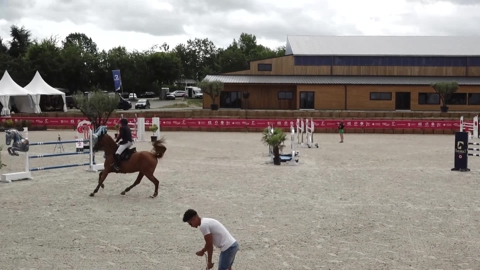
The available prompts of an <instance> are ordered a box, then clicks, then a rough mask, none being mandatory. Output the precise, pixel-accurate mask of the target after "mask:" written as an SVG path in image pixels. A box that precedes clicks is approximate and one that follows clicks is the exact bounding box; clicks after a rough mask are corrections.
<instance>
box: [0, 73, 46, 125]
mask: <svg viewBox="0 0 480 270" xmlns="http://www.w3.org/2000/svg"><path fill="white" fill-rule="evenodd" d="M10 97H12V98H13V102H14V103H15V106H16V107H17V109H18V110H19V111H20V112H26V113H39V112H37V111H36V110H35V107H36V106H35V102H34V101H33V100H32V97H31V93H30V92H29V91H27V90H25V89H24V88H22V87H21V86H20V85H18V84H17V83H16V82H14V81H13V80H12V77H10V74H8V72H7V71H5V73H4V74H3V77H2V79H1V80H0V103H2V105H3V109H2V112H1V113H0V115H7V116H8V115H10V106H11V104H10Z"/></svg>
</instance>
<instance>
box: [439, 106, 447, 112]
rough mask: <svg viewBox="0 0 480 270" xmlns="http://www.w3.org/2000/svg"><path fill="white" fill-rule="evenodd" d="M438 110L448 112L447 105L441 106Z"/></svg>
mask: <svg viewBox="0 0 480 270" xmlns="http://www.w3.org/2000/svg"><path fill="white" fill-rule="evenodd" d="M440 111H441V112H444V113H446V112H448V106H441V107H440Z"/></svg>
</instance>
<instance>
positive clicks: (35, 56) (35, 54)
mask: <svg viewBox="0 0 480 270" xmlns="http://www.w3.org/2000/svg"><path fill="white" fill-rule="evenodd" d="M58 43H59V42H58V40H57V39H56V38H55V37H50V38H47V39H43V40H42V41H41V42H36V41H35V42H33V43H32V44H31V45H30V46H29V47H28V50H27V54H26V56H25V58H26V61H27V62H29V66H30V74H31V76H32V77H33V76H34V74H35V72H36V71H38V72H39V73H40V75H42V78H43V79H44V80H45V81H46V82H47V83H48V84H50V85H52V86H56V87H65V86H66V85H65V84H64V81H63V78H62V77H63V76H62V75H63V73H62V70H63V63H62V55H61V48H60V47H58V46H57V44H58Z"/></svg>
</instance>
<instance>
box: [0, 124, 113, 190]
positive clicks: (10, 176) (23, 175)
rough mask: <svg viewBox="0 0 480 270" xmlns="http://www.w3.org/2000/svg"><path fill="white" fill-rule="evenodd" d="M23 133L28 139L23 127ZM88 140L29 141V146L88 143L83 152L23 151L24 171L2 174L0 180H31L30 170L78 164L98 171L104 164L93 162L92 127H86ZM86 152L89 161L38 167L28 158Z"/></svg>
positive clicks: (25, 129)
mask: <svg viewBox="0 0 480 270" xmlns="http://www.w3.org/2000/svg"><path fill="white" fill-rule="evenodd" d="M23 129H24V133H25V135H24V136H25V139H28V129H27V128H23ZM88 135H89V136H88V140H78V139H77V140H71V141H52V142H34V143H29V145H30V146H35V145H48V144H55V145H57V144H63V143H78V142H79V141H80V142H82V143H88V145H89V151H85V152H78V151H77V152H67V153H53V154H43V155H28V152H26V153H25V171H24V172H17V173H7V174H2V177H1V182H6V183H10V182H12V181H16V180H31V179H33V177H32V172H35V171H43V170H53V169H62V168H69V167H79V166H88V169H87V171H89V172H98V171H99V170H103V168H104V166H103V163H102V164H96V163H95V154H94V153H93V151H92V148H93V143H92V129H90V128H89V129H88ZM83 154H88V156H89V161H88V162H85V163H80V164H62V165H54V166H48V167H38V168H30V162H29V160H30V159H35V158H49V157H59V156H72V155H83Z"/></svg>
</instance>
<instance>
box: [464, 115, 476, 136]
mask: <svg viewBox="0 0 480 270" xmlns="http://www.w3.org/2000/svg"><path fill="white" fill-rule="evenodd" d="M460 131H461V132H463V131H466V132H468V134H469V135H470V139H472V138H475V139H478V115H477V116H475V117H473V121H472V122H465V121H463V116H461V117H460Z"/></svg>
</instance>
